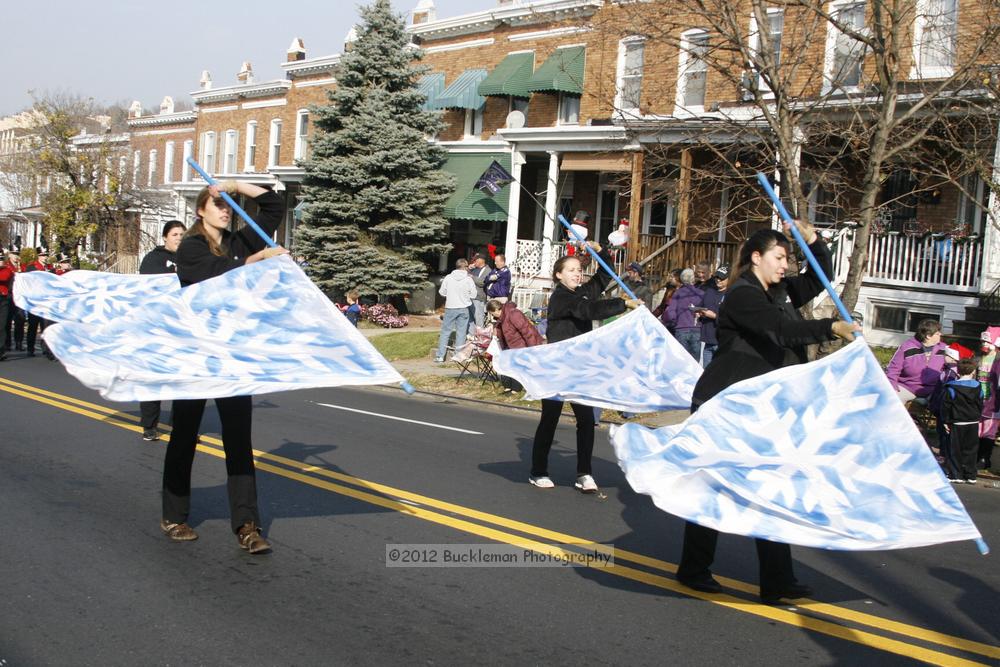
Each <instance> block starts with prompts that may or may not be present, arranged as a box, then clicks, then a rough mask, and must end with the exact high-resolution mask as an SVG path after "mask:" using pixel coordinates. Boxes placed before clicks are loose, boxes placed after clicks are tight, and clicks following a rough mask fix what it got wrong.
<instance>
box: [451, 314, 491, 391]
mask: <svg viewBox="0 0 1000 667" xmlns="http://www.w3.org/2000/svg"><path fill="white" fill-rule="evenodd" d="M492 339H493V331H492V330H491V329H489V328H487V327H476V329H475V333H474V334H473V335H472V337H470V338H469V340H468V341H466V342H465V344H464V345H462V346H461V347H459V348H458V349H456V350H455V354H454V355H453V356H452V358H451V360H452V361H454V362H455V363H456V364H458V366H459V368H461V369H462V372H461V373H459V374H458V378H457V379H459V380H461V379H462V378H463V377H465V376H466V375H470V376H474V377H477V378H479V379H480V380H482V384H483V385H485V384H486V383H487V382H489V383H491V384H495V383H498V382H500V376H499V375H497V373H496V371H495V370H493V356H492V355H491V354H490V353H489V352H487V351H486V348H488V347H489V345H490V341H491V340H492Z"/></svg>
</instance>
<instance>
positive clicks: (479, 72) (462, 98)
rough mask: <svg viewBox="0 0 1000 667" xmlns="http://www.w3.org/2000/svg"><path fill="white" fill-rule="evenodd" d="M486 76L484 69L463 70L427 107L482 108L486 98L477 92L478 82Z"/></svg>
mask: <svg viewBox="0 0 1000 667" xmlns="http://www.w3.org/2000/svg"><path fill="white" fill-rule="evenodd" d="M486 76H487V72H486V70H484V69H467V70H465V71H464V72H462V73H461V74H459V75H458V78H457V79H455V80H454V81H453V82H452V83H451V85H450V86H448V87H447V88H445V89H444V92H442V93H441V94H440V95H438V97H437V99H435V100H434V101H433V102H432V103H431V104H429V105H428V107H427V108H428V109H482V108H483V106H484V105H485V104H486V98H485V97H483V96H482V95H480V94H479V84H480V83H481V82H482V80H483V79H485V78H486Z"/></svg>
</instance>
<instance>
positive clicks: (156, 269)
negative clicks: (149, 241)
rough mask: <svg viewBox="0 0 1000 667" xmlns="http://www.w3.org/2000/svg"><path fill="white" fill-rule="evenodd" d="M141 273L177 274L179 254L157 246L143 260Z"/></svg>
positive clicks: (140, 265)
mask: <svg viewBox="0 0 1000 667" xmlns="http://www.w3.org/2000/svg"><path fill="white" fill-rule="evenodd" d="M139 273H142V274H148V273H177V253H175V252H170V251H169V250H167V249H166V248H164V247H163V246H161V245H158V246H156V247H155V248H153V249H152V250H150V251H149V252H148V253H146V256H145V257H143V258H142V263H141V264H139Z"/></svg>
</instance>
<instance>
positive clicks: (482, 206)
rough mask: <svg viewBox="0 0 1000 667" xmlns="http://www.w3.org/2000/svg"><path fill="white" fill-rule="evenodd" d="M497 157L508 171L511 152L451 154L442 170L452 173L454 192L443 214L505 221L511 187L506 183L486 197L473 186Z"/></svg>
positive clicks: (451, 216) (445, 215)
mask: <svg viewBox="0 0 1000 667" xmlns="http://www.w3.org/2000/svg"><path fill="white" fill-rule="evenodd" d="M493 160H496V161H497V162H499V163H500V164H501V165H503V168H504V169H506V170H507V171H510V153H452V154H451V155H449V156H448V160H447V161H446V162H445V163H444V166H443V167H442V169H444V170H445V171H447V172H448V173H449V174H454V175H455V192H454V193H453V194H452V195H451V197H450V198H449V199H448V203H447V204H445V206H444V217H446V218H450V219H458V220H490V221H494V222H506V221H507V206H508V202H509V201H510V189H511V188H512V187H518V186H517V185H516V184H514V183H511V184H509V185H505V186H504V188H503V189H502V190H500V192H498V193H497V194H496V195H495V196H493V197H489V196H487V195H485V194H483V193H482V192H481V191H480V190H477V189H476V181H478V180H479V177H480V176H482V175H483V172H484V171H486V168H487V167H489V166H490V164H491V163H492V162H493Z"/></svg>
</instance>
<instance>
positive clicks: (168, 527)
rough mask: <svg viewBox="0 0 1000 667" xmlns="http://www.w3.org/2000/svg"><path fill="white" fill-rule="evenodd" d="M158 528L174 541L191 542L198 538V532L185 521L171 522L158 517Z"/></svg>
mask: <svg viewBox="0 0 1000 667" xmlns="http://www.w3.org/2000/svg"><path fill="white" fill-rule="evenodd" d="M160 530H162V531H163V532H164V533H166V534H167V537H169V538H170V539H172V540H173V541H174V542H191V541H192V540H197V539H198V533H196V532H194V530H193V529H192V528H191V526H189V525H187V524H186V523H171V522H170V521H167V520H166V519H160Z"/></svg>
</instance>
